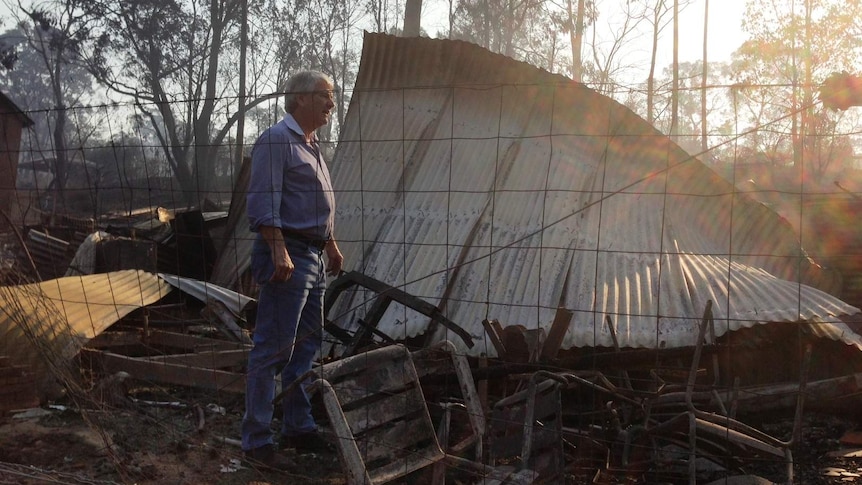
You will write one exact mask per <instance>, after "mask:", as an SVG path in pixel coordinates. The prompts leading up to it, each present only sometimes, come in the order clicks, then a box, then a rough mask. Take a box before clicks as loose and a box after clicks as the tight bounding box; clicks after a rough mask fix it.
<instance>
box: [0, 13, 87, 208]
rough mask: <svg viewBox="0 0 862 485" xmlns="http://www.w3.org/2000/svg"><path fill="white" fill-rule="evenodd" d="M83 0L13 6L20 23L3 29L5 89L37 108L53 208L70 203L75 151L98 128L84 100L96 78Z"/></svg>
mask: <svg viewBox="0 0 862 485" xmlns="http://www.w3.org/2000/svg"><path fill="white" fill-rule="evenodd" d="M79 4H80V0H70V2H69V5H68V6H67V7H66V8H60V9H55V8H52V6H51V5H50V4H49V3H46V2H31V3H29V4H27V5H24V4H19V5H18V8H17V9H13V10H12V12H13V15H14V16H15V17H16V20H17V27H16V28H15V29H12V30H10V31H8V32H6V33H5V34H3V36H2V37H3V40H2V44H3V46H4V49H5V55H4V59H5V62H4V67H5V68H6V69H3V70H0V79H3V80H4V84H5V85H6V87H5V89H6V90H7V91H8V92H9V93H10V94H11V95H13V96H14V97H15V98H16V99H17V100H18V102H20V103H21V104H22V107H23V108H25V109H26V110H28V111H29V112H30V113H31V118H33V120H34V122H35V123H36V129H35V130H34V132H35V134H36V136H34V137H33V138H32V139H31V140H30V141H31V143H32V144H33V145H34V146H32V147H31V150H32V151H34V152H35V153H36V154H37V155H35V156H36V157H39V158H45V159H46V160H49V161H50V162H51V165H52V167H51V171H52V172H53V181H52V184H53V198H54V201H55V204H53V205H52V209H58V208H65V195H66V192H65V186H66V182H67V179H68V171H69V164H70V160H71V158H72V154H73V153H76V152H80V148H81V147H82V146H83V145H84V144H85V143H86V140H87V139H88V138H89V136H90V135H91V134H92V133H93V131H94V128H93V124H92V123H90V120H89V118H90V116H89V113H88V112H86V111H85V110H84V109H83V107H82V104H87V103H90V102H91V101H92V94H93V87H94V83H93V79H92V78H91V77H90V76H89V75H88V74H87V71H86V70H85V69H83V68H82V57H81V46H82V42H83V41H84V39H86V38H87V36H88V30H87V26H86V23H85V22H83V21H82V19H81V18H80V17H79V16H78V15H77V6H78V5H79Z"/></svg>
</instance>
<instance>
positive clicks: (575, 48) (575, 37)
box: [568, 0, 584, 82]
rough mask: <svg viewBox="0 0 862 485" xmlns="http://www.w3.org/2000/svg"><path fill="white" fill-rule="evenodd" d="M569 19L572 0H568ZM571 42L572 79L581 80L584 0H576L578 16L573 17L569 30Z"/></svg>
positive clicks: (570, 18)
mask: <svg viewBox="0 0 862 485" xmlns="http://www.w3.org/2000/svg"><path fill="white" fill-rule="evenodd" d="M568 7H569V21H570V22H571V21H572V20H573V18H572V17H573V15H572V14H573V12H572V0H568ZM569 36H570V37H569V38H570V40H571V43H572V79H574V80H575V81H577V82H581V71H582V70H583V66H582V65H581V64H582V61H581V46H583V44H584V0H578V16H577V19H574V22H573V25H572V30H571V31H570V32H569Z"/></svg>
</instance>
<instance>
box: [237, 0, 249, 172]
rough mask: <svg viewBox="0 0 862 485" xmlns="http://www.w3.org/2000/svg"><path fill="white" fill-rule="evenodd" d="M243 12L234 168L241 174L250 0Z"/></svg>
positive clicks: (243, 6)
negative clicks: (238, 115)
mask: <svg viewBox="0 0 862 485" xmlns="http://www.w3.org/2000/svg"><path fill="white" fill-rule="evenodd" d="M241 8H242V12H241V13H240V32H239V43H240V47H239V107H238V108H237V109H238V111H237V112H238V113H243V114H242V115H240V117H239V118H238V119H237V120H236V153H235V154H234V167H236V172H235V173H237V174H238V173H239V170H240V167H242V156H243V145H244V143H243V141H244V139H245V114H244V113H245V102H246V99H245V95H246V93H245V74H246V73H245V68H246V51H247V50H248V0H242V6H241Z"/></svg>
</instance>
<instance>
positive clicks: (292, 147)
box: [242, 71, 344, 469]
mask: <svg viewBox="0 0 862 485" xmlns="http://www.w3.org/2000/svg"><path fill="white" fill-rule="evenodd" d="M285 91H286V97H285V109H286V110H287V114H285V116H284V118H283V119H282V120H281V121H279V122H278V123H276V124H275V125H273V126H271V127H270V128H268V129H267V130H266V131H264V132H263V133H262V134H261V135H260V137H259V138H258V140H257V142H255V145H254V148H253V150H252V156H251V181H250V182H249V188H248V217H249V224H250V227H251V230H252V231H253V232H255V233H257V235H256V237H255V241H254V246H253V249H252V254H251V271H252V275H253V277H254V279H255V281H256V282H257V283H258V284H259V285H260V296H259V298H258V308H257V320H256V322H255V328H254V336H253V341H254V347H253V348H252V350H251V352H250V353H249V358H248V375H247V385H246V398H245V406H246V409H245V416H244V417H243V421H242V448H243V452H244V454H245V457H246V459H247V460H248V461H249V462H252V463H257V464H262V465H265V466H268V467H271V468H277V469H286V468H289V467H290V462H289V460H287V459H286V458H284V457H282V456H281V455H279V454H278V453H277V452H276V447H275V445H274V441H273V436H272V431H271V429H270V425H271V422H272V417H273V405H272V400H273V398H274V395H275V376H276V374H277V373H278V372H280V373H281V382H282V384H283V385H285V386H286V385H288V384H290V383H291V382H293V381H294V380H295V379H296V378H297V377H299V376H300V375H302V374H303V373H305V372H306V371H308V370H309V369H311V365H312V362H313V360H314V357H315V355H316V353H317V351H318V350H319V348H320V345H321V343H322V338H323V294H324V289H325V285H326V281H325V277H324V259H323V255H324V253H325V254H326V261H327V263H328V264H326V266H325V271H326V272H327V273H328V274H333V275H334V274H338V273H339V272H340V271H341V268H342V264H343V262H344V257H343V256H342V254H341V251H340V250H339V249H338V244H336V242H335V239H334V238H333V215H334V211H335V196H334V193H333V190H332V183H331V181H330V180H331V179H330V176H329V169H328V167H327V166H326V163H325V162H324V161H323V158H322V157H321V154H320V148H319V146H318V141H317V136H316V134H315V131H316V130H317V129H318V128H320V127H321V126H323V125H325V124H326V123H328V122H329V117H330V112H331V110H332V108H333V107H334V106H335V103H333V99H332V92H333V83H332V80H331V79H330V78H329V76H327V75H325V74H323V73H320V72H316V71H305V72H300V73H298V74H296V75H294V76H292V77H291V78H290V80H288V82H287V86H286V88H285ZM282 407H283V409H282V412H283V418H282V425H281V439H280V442H279V445H280V446H279V448H285V447H293V448H296V450H297V452H299V453H303V452H321V451H326V450H328V448H329V445H328V443H327V442H326V440H324V439H323V438H322V437H321V436H320V435H319V434H318V431H317V425H316V423H315V422H314V418H313V417H312V415H311V403H310V402H309V399H308V395H307V394H306V393H305V390H304V389H302V388H300V387H297V388H296V390H295V391H294V392H291V393H289V394H287V395H285V396H284V399H283V401H282Z"/></svg>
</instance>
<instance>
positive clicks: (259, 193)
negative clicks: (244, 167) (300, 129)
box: [246, 129, 290, 232]
mask: <svg viewBox="0 0 862 485" xmlns="http://www.w3.org/2000/svg"><path fill="white" fill-rule="evenodd" d="M289 150H290V144H289V141H288V139H287V136H286V134H285V133H282V132H279V131H278V130H275V129H269V130H267V131H266V132H264V133H263V134H262V135H261V136H260V138H259V139H258V140H257V143H255V145H254V149H252V152H251V177H250V180H249V184H248V193H247V196H246V203H247V205H248V223H249V229H251V231H252V232H259V231H260V226H273V227H282V224H281V199H282V197H281V192H282V189H283V185H284V170H285V165H286V163H287V159H286V157H287V156H288V155H289Z"/></svg>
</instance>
